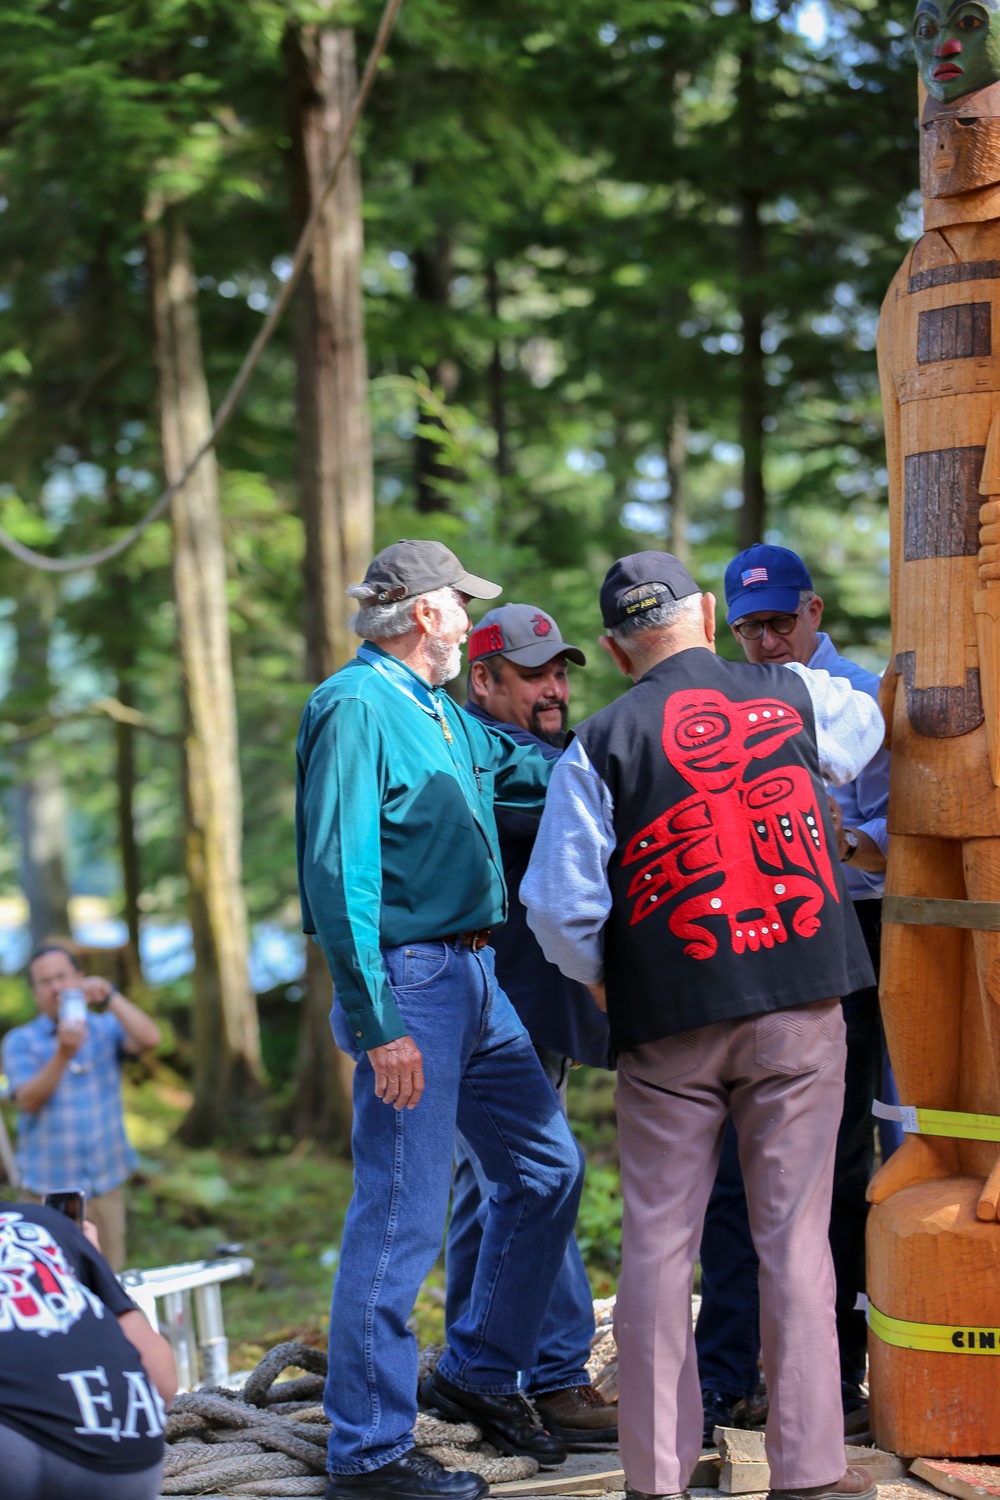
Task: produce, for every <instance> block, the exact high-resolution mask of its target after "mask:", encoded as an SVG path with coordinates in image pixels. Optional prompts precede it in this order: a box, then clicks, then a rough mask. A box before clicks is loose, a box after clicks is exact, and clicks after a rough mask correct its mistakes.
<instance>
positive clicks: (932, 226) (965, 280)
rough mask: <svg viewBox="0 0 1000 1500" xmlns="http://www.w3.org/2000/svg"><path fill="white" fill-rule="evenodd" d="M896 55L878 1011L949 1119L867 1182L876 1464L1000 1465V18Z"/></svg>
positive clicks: (963, 18)
mask: <svg viewBox="0 0 1000 1500" xmlns="http://www.w3.org/2000/svg"><path fill="white" fill-rule="evenodd" d="M914 44H915V48H916V53H917V60H918V63H919V66H920V74H921V79H922V83H923V88H922V89H921V118H920V171H921V185H922V191H923V198H924V235H923V237H922V239H921V240H920V241H919V243H918V244H917V245H916V246H915V247H914V248H913V250H912V251H911V252H910V254H909V255H908V256H907V258H906V261H905V262H904V264H903V266H902V268H901V269H900V271H899V273H898V274H897V276H896V278H895V280H894V281H893V283H892V286H891V287H890V289H889V293H888V296H887V297H886V300H885V303H884V306H883V309H882V322H881V328H880V334H879V366H880V374H881V382H882V397H883V403H884V408H885V425H886V443H887V449H888V463H889V494H890V523H891V537H892V573H891V593H892V621H893V657H892V659H891V661H890V664H889V668H888V670H887V671H886V674H885V677H884V679H883V685H882V706H883V710H884V712H885V715H886V722H887V725H888V727H889V731H890V734H891V746H892V773H891V792H890V806H889V828H890V832H891V835H892V839H891V846H890V854H889V873H888V881H887V892H888V894H887V899H886V910H885V916H886V923H887V925H886V927H885V929H884V933H885V936H884V944H883V953H882V987H883V1000H882V1004H883V1014H884V1017H885V1024H886V1031H887V1034H888V1038H889V1047H890V1051H891V1054H892V1059H893V1064H894V1067H895V1070H896V1079H897V1083H898V1086H899V1096H900V1099H901V1100H902V1102H903V1104H904V1105H908V1106H912V1107H913V1109H914V1110H922V1111H928V1110H929V1111H945V1112H948V1113H950V1114H954V1115H957V1116H958V1117H959V1118H958V1119H950V1120H949V1119H945V1120H942V1119H941V1118H940V1117H938V1118H934V1117H931V1118H928V1117H927V1115H923V1116H922V1117H920V1121H919V1123H920V1124H921V1126H922V1127H923V1130H924V1133H914V1134H907V1136H906V1138H905V1142H904V1145H903V1146H902V1147H901V1149H900V1150H899V1151H898V1152H897V1153H896V1154H895V1155H894V1156H892V1157H891V1158H890V1159H889V1161H888V1162H887V1163H886V1164H885V1165H884V1166H883V1167H882V1169H881V1170H880V1171H879V1173H878V1174H877V1175H876V1177H875V1179H874V1181H873V1183H872V1188H871V1193H870V1196H871V1198H872V1201H873V1203H874V1204H875V1205H877V1206H876V1207H875V1208H874V1209H873V1211H872V1214H871V1218H870V1227H869V1250H868V1258H869V1272H868V1290H869V1298H870V1301H871V1304H872V1308H871V1314H870V1319H871V1338H870V1353H871V1380H872V1407H873V1413H874V1418H875V1431H876V1435H877V1437H878V1440H879V1441H880V1443H881V1444H882V1445H883V1446H886V1447H892V1448H895V1449H896V1451H898V1452H903V1453H929V1452H934V1453H937V1454H953V1455H976V1454H988V1453H995V1452H998V1451H1000V1223H998V1222H997V1220H998V1218H1000V1144H998V1143H997V1138H996V1136H995V1134H994V1135H993V1138H992V1139H991V1132H993V1129H994V1126H995V1125H996V1124H997V1123H998V1122H997V1121H996V1119H993V1121H992V1124H991V1123H990V1120H986V1121H985V1122H984V1121H982V1120H979V1121H978V1122H977V1121H975V1120H973V1119H972V1118H971V1117H972V1116H988V1117H996V1116H998V1115H1000V1086H998V1075H1000V3H998V0H953V3H949V0H919V3H918V4H917V7H916V15H915V20H914ZM914 1120H915V1116H914V1115H913V1114H911V1115H910V1123H911V1124H912V1123H914ZM904 1123H905V1122H904ZM930 1129H936V1130H939V1131H941V1132H942V1133H940V1134H931V1133H930ZM970 1137H971V1138H970ZM990 1355H994V1356H995V1357H994V1358H991V1357H990Z"/></svg>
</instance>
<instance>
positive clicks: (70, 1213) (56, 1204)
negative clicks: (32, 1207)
mask: <svg viewBox="0 0 1000 1500" xmlns="http://www.w3.org/2000/svg"><path fill="white" fill-rule="evenodd" d="M42 1201H43V1203H45V1205H46V1206H47V1207H48V1208H54V1209H57V1210H58V1212H59V1213H61V1214H65V1215H66V1217H67V1219H72V1220H73V1223H74V1224H77V1225H78V1226H79V1227H80V1228H81V1229H82V1228H83V1221H84V1219H85V1218H86V1217H87V1214H86V1208H87V1195H86V1193H84V1192H82V1191H81V1190H80V1189H79V1188H60V1190H59V1191H58V1192H57V1193H46V1194H45V1197H44V1198H43V1200H42Z"/></svg>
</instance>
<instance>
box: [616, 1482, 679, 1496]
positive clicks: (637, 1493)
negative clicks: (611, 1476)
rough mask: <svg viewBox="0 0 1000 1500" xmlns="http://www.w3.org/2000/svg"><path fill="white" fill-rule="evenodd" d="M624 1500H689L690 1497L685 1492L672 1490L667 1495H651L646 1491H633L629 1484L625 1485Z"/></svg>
mask: <svg viewBox="0 0 1000 1500" xmlns="http://www.w3.org/2000/svg"><path fill="white" fill-rule="evenodd" d="M625 1500H691V1496H690V1495H689V1494H688V1492H687V1490H674V1491H673V1493H672V1494H669V1495H651V1494H650V1493H649V1491H648V1490H634V1489H633V1488H632V1486H631V1485H630V1484H626V1486H625Z"/></svg>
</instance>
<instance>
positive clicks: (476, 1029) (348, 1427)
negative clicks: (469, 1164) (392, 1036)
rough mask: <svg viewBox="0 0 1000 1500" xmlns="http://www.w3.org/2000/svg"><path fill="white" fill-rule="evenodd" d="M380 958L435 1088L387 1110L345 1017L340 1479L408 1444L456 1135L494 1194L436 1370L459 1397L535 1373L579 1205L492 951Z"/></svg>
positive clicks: (336, 1393) (337, 1357) (538, 1071)
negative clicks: (423, 1291) (418, 1322)
mask: <svg viewBox="0 0 1000 1500" xmlns="http://www.w3.org/2000/svg"><path fill="white" fill-rule="evenodd" d="M383 958H384V961H385V966H386V973H387V974H388V977H389V982H390V984H391V985H392V989H393V993H394V995H395V999H396V1004H397V1006H398V1007H399V1010H400V1013H401V1015H402V1017H403V1020H404V1022H405V1024H406V1026H407V1028H408V1030H409V1034H410V1035H411V1036H412V1037H413V1039H414V1041H415V1042H416V1044H417V1046H418V1047H419V1048H420V1050H421V1052H422V1054H423V1059H424V1079H425V1087H424V1094H423V1097H422V1099H421V1100H420V1103H419V1104H418V1105H417V1107H416V1109H414V1110H395V1109H393V1108H392V1107H391V1106H390V1105H386V1104H383V1102H382V1101H381V1100H380V1099H378V1098H376V1097H375V1093H374V1087H373V1072H372V1067H371V1063H370V1062H369V1060H368V1057H367V1055H366V1054H365V1053H361V1054H360V1055H359V1053H358V1051H357V1047H356V1044H355V1041H354V1037H353V1034H352V1031H351V1027H350V1025H349V1024H348V1023H347V1020H346V1017H345V1016H344V1013H343V1011H342V1010H341V1009H340V1007H339V1005H336V1004H335V1005H334V1009H333V1015H332V1024H333V1033H334V1036H335V1038H336V1040H337V1044H338V1046H340V1047H341V1048H342V1049H343V1050H344V1051H345V1052H348V1053H349V1054H350V1055H351V1056H352V1057H354V1058H356V1059H357V1063H358V1066H357V1068H356V1070H355V1075H354V1130H353V1137H352V1141H353V1150H354V1196H353V1198H352V1199H351V1203H350V1207H349V1208H348V1210H347V1219H346V1222H345V1224H344V1237H343V1241H342V1244H341V1253H340V1266H339V1269H338V1272H337V1279H336V1282H335V1283H334V1289H333V1303H332V1306H331V1309H330V1373H329V1375H328V1377H327V1383H326V1391H325V1394H324V1407H325V1410H326V1413H327V1416H328V1417H329V1418H330V1421H331V1423H332V1424H333V1431H332V1432H331V1434H330V1440H329V1447H328V1460H327V1468H328V1469H329V1472H330V1473H331V1474H358V1473H363V1472H365V1471H367V1470H371V1469H377V1468H381V1466H382V1465H383V1464H387V1463H391V1462H392V1460H393V1459H395V1458H399V1457H400V1456H401V1455H402V1454H404V1453H406V1452H407V1451H408V1450H409V1449H410V1448H411V1447H412V1446H413V1422H414V1419H415V1416H416V1397H417V1345H416V1340H415V1339H414V1337H413V1334H412V1333H411V1332H410V1330H409V1329H408V1327H407V1319H408V1318H409V1316H410V1313H411V1312H412V1310H413V1304H414V1302H415V1300H416V1296H417V1293H418V1291H419V1290H420V1286H421V1284H422V1282H423V1280H424V1278H425V1276H426V1275H427V1273H428V1271H429V1270H430V1269H431V1266H432V1265H433V1264H434V1261H435V1259H436V1258H437V1255H438V1253H439V1252H440V1249H441V1242H442V1238H443V1235H444V1225H445V1217H446V1215H447V1209H448V1195H449V1190H450V1187H451V1169H452V1150H453V1147H454V1141H455V1131H456V1128H457V1129H458V1130H460V1131H461V1133H462V1134H463V1135H464V1136H465V1138H466V1139H467V1140H468V1141H469V1142H470V1144H471V1145H472V1147H473V1149H474V1151H475V1152H476V1155H477V1156H478V1157H479V1159H480V1161H481V1162H482V1164H483V1168H484V1170H485V1171H486V1172H487V1173H488V1174H489V1178H490V1180H491V1181H492V1182H494V1183H495V1184H496V1191H495V1194H494V1196H493V1198H492V1200H491V1202H490V1204H489V1209H488V1213H487V1216H486V1223H485V1226H484V1229H483V1240H482V1246H481V1249H480V1253H479V1260H478V1264H477V1267H476V1274H475V1279H474V1282H473V1286H472V1296H471V1299H470V1303H469V1307H468V1311H467V1312H466V1314H465V1315H464V1316H463V1317H462V1318H460V1319H459V1320H458V1321H457V1322H456V1323H455V1324H454V1326H453V1327H452V1328H451V1330H450V1333H449V1336H448V1347H447V1349H446V1351H445V1353H444V1354H443V1355H442V1356H441V1361H440V1364H439V1367H438V1368H439V1369H440V1371H441V1373H442V1375H444V1376H445V1378H446V1379H448V1380H450V1381H452V1382H453V1383H454V1384H455V1385H457V1386H460V1387H462V1388H463V1389H464V1390H470V1391H487V1392H512V1391H516V1390H517V1389H518V1372H519V1371H521V1370H529V1369H531V1368H532V1366H533V1365H534V1363H535V1357H536V1351H537V1347H538V1337H539V1331H540V1329H541V1326H542V1320H543V1318H544V1316H545V1312H546V1309H547V1307H548V1304H549V1299H550V1297H551V1294H552V1287H553V1285H554V1283H555V1280H556V1277H557V1275H558V1274H559V1268H560V1266H561V1264H562V1260H563V1255H564V1253H565V1249H566V1243H567V1240H568V1239H569V1236H570V1234H571V1232H572V1229H573V1225H574V1223H575V1221H576V1211H577V1205H578V1202H579V1196H580V1181H579V1178H580V1173H579V1156H578V1152H577V1146H576V1142H575V1141H574V1139H573V1136H572V1134H571V1132H570V1129H569V1125H568V1124H567V1122H566V1118H565V1116H564V1114H563V1112H562V1110H561V1109H560V1107H559V1102H558V1100H557V1099H556V1096H555V1093H554V1091H553V1089H552V1085H551V1084H550V1083H549V1081H548V1080H547V1078H546V1077H545V1074H544V1073H543V1072H542V1068H541V1064H540V1063H539V1061H538V1058H537V1057H536V1056H535V1052H534V1048H533V1047H532V1045H531V1042H530V1040H529V1039H528V1034H527V1032H526V1031H525V1029H524V1026H523V1025H522V1023H521V1021H520V1019H519V1018H518V1016H517V1013H516V1012H515V1010H514V1007H513V1006H512V1005H511V1003H510V1001H509V1000H508V999H507V996H506V995H505V994H504V992H503V991H502V990H501V989H500V988H499V986H498V985H497V982H496V978H495V975H494V972H493V953H492V950H491V949H489V948H484V949H482V950H481V951H480V952H479V953H473V952H472V950H471V949H470V948H467V947H465V946H463V945H461V944H457V943H456V944H449V943H444V942H430V943H411V944H408V945H407V946H406V947H401V948H390V949H385V950H384V951H383Z"/></svg>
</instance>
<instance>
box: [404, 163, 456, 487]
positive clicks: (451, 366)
mask: <svg viewBox="0 0 1000 1500" xmlns="http://www.w3.org/2000/svg"><path fill="white" fill-rule="evenodd" d="M426 176H427V167H426V166H425V164H424V163H423V162H418V163H417V165H416V166H415V168H414V171H413V185H414V187H416V188H419V187H420V186H421V184H422V183H423V182H424V181H425V179H426ZM411 260H412V263H413V295H414V296H415V297H416V298H417V300H418V301H419V302H423V303H425V304H426V305H427V306H428V307H429V308H430V309H431V310H432V314H433V313H436V314H437V315H438V317H439V318H441V320H442V321H443V317H442V315H443V314H446V313H447V311H448V309H449V307H450V305H451V239H450V238H449V236H448V235H447V234H446V233H444V232H443V231H442V232H440V233H438V234H434V235H432V236H431V237H430V238H429V239H427V240H425V241H424V242H423V244H421V245H418V246H417V248H416V250H415V251H414V252H413V255H412V256H411ZM429 374H430V378H431V383H432V385H435V386H437V387H439V388H440V389H441V390H442V391H443V392H444V396H445V399H446V400H449V401H450V400H451V398H452V397H453V396H454V394H455V392H456V391H457V390H458V382H459V369H458V365H457V364H456V363H455V361H454V360H453V359H451V358H450V357H449V356H447V355H444V354H442V353H440V352H439V353H438V355H437V357H436V358H435V359H434V361H433V362H432V365H431V369H430V371H429ZM420 425H421V426H422V427H437V426H439V425H440V420H439V418H437V417H435V416H433V415H431V414H429V413H424V414H422V415H421V418H420ZM415 458H416V478H417V510H418V511H420V512H422V513H423V514H425V515H432V514H433V513H434V512H435V511H441V510H447V509H448V494H447V491H446V490H444V489H442V488H441V481H442V480H444V481H446V482H448V481H452V482H456V481H458V480H460V479H461V477H462V476H461V474H460V473H459V471H458V470H457V469H455V468H453V467H452V466H451V465H450V464H446V463H442V461H441V453H440V449H439V447H438V444H437V443H436V442H435V441H434V439H433V437H426V436H424V435H423V434H418V435H417V438H416V442H415Z"/></svg>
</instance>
